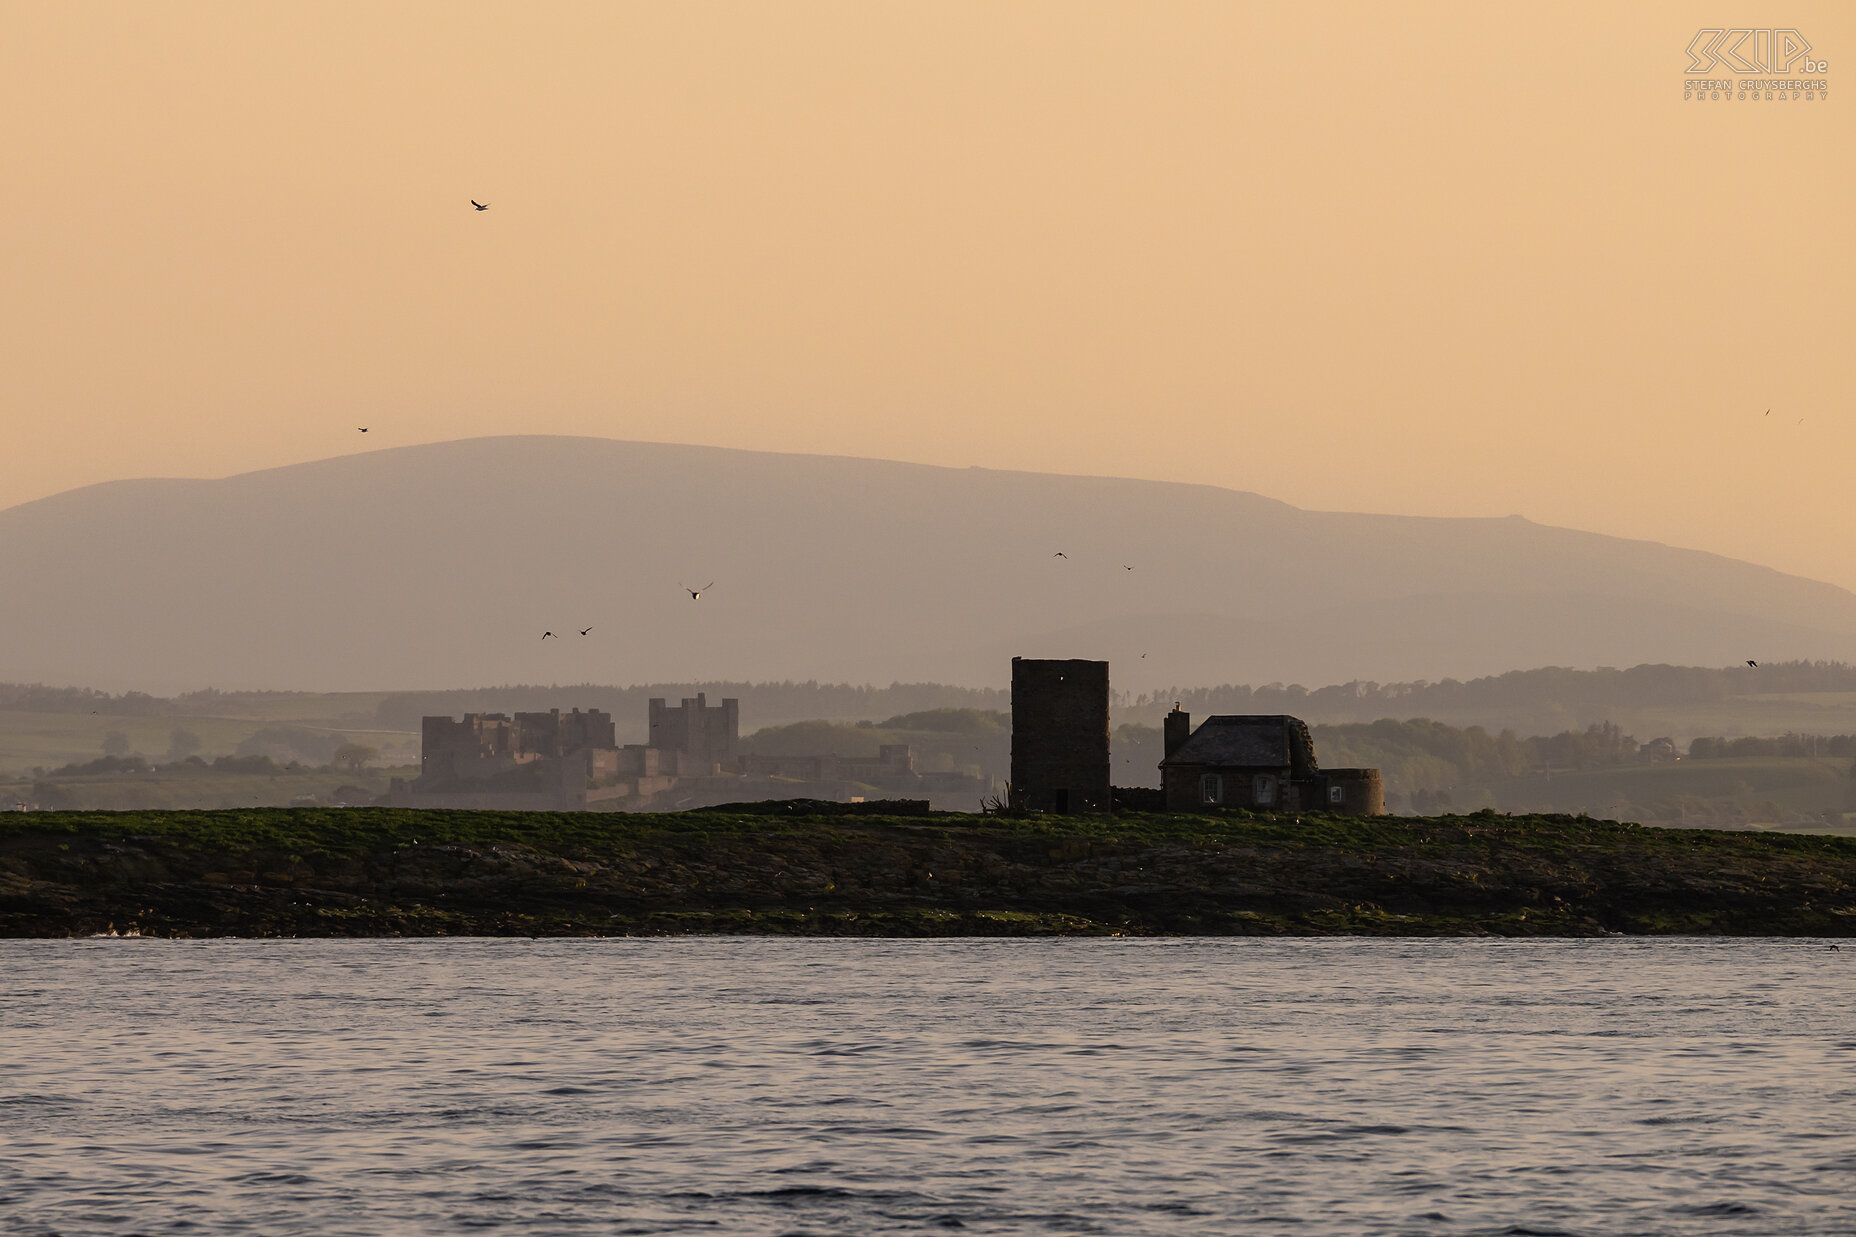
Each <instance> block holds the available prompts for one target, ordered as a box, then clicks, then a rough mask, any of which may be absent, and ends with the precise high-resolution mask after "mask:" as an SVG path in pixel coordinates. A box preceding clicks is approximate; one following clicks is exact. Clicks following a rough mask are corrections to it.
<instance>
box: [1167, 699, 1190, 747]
mask: <svg viewBox="0 0 1856 1237" xmlns="http://www.w3.org/2000/svg"><path fill="white" fill-rule="evenodd" d="M1191 737H1192V714H1190V713H1188V712H1186V711H1185V710H1184V709H1182V708H1180V707H1179V705H1178V704H1174V706H1173V711H1172V712H1171V713H1168V714H1167V715H1166V754H1167V755H1169V756H1171V755H1172V754H1173V753H1174V752H1177V751H1178V750H1179V748H1180V745H1181V744H1182V743H1184V742H1185V741H1186V740H1187V739H1189V738H1191Z"/></svg>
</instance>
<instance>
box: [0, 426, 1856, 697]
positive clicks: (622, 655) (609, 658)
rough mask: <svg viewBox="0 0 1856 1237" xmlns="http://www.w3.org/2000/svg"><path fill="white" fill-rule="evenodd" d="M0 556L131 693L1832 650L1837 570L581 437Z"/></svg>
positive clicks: (1194, 492)
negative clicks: (1072, 665) (1047, 663)
mask: <svg viewBox="0 0 1856 1237" xmlns="http://www.w3.org/2000/svg"><path fill="white" fill-rule="evenodd" d="M1060 553H1061V554H1062V555H1063V556H1062V557H1059V556H1058V555H1059V554H1060ZM0 579H5V580H7V581H9V582H12V583H13V584H14V585H15V587H11V588H9V589H7V590H6V592H5V593H4V594H3V595H0V624H4V630H5V631H6V632H7V633H8V636H9V638H8V640H7V641H6V642H5V644H4V646H3V647H0V680H7V681H15V682H32V681H42V682H49V683H73V684H83V685H86V686H92V687H99V688H104V689H107V690H114V691H120V690H124V689H131V688H132V689H136V690H144V691H151V692H158V693H171V692H175V691H182V690H188V689H194V688H198V687H201V686H206V685H210V686H214V687H218V688H221V689H228V690H230V689H239V688H293V689H306V690H387V689H399V688H433V687H450V686H457V685H463V684H484V683H498V682H511V683H515V682H526V683H574V682H604V683H639V682H652V681H671V682H674V681H703V680H715V679H724V678H726V679H737V680H761V681H766V680H781V679H799V680H805V679H818V680H821V681H829V682H878V683H887V682H890V681H893V680H902V681H937V682H945V683H953V684H965V685H974V686H1000V685H1003V684H1004V682H1005V681H1006V678H1007V676H1008V674H1009V662H1010V658H1011V657H1012V656H1013V655H1015V654H1017V655H1025V656H1084V657H1095V658H1106V659H1108V660H1109V661H1111V663H1112V670H1111V673H1112V676H1113V679H1114V683H1115V686H1116V687H1117V689H1119V690H1123V691H1133V692H1138V691H1144V690H1151V689H1157V688H1163V687H1166V686H1168V685H1171V684H1182V685H1213V684H1218V683H1236V682H1251V683H1268V682H1293V681H1299V682H1303V683H1310V684H1322V683H1339V682H1346V681H1349V680H1352V679H1369V680H1378V681H1390V680H1412V679H1438V678H1443V677H1446V676H1453V677H1457V678H1469V677H1473V676H1476V675H1483V674H1492V673H1499V672H1502V671H1505V670H1510V669H1514V668H1516V667H1526V666H1539V665H1569V666H1595V665H1614V666H1630V665H1635V664H1638V663H1642V662H1664V663H1674V664H1690V665H1727V664H1737V663H1739V662H1741V661H1742V660H1744V659H1746V658H1748V657H1752V658H1755V659H1758V660H1763V661H1780V660H1788V659H1812V658H1819V659H1840V660H1856V596H1853V595H1851V594H1850V593H1848V592H1846V591H1844V590H1842V589H1839V588H1836V587H1833V586H1831V585H1827V584H1822V583H1817V582H1813V581H1809V580H1804V579H1800V578H1797V577H1793V576H1786V575H1783V574H1781V573H1779V572H1776V571H1772V570H1770V569H1767V568H1763V567H1757V566H1753V565H1750V564H1746V563H1738V562H1734V561H1732V560H1729V559H1724V558H1721V557H1718V556H1715V555H1710V554H1704V553H1699V552H1695V551H1690V550H1680V549H1672V548H1670V547H1667V546H1661V545H1655V544H1651V543H1647V542H1632V541H1624V540H1620V539H1617V538H1611V537H1604V536H1600V535H1597V534H1591V533H1583V532H1574V531H1570V530H1565V529H1555V528H1549V527H1545V526H1542V525H1538V524H1534V523H1530V522H1528V521H1526V520H1521V519H1512V518H1511V519H1446V518H1429V519H1427V518H1416V517H1400V516H1378V515H1352V514H1339V513H1329V512H1311V511H1303V510H1298V509H1297V508H1294V507H1291V506H1289V505H1287V504H1285V503H1281V502H1277V501H1274V500H1272V499H1268V498H1264V497H1261V496H1259V495H1255V494H1245V493H1241V492H1237V491H1231V490H1224V489H1218V488H1215V487H1210V486H1194V485H1181V484H1168V483H1162V482H1151V481H1134V480H1124V479H1116V478H1104V477H1076V476H1057V475H1050V474H1038V473H1017V472H1003V471H995V470H988V469H979V468H968V469H948V468H935V467H929V466H924V465H917V464H902V463H893V462H886V461H876V460H858V459H846V458H834V457H828V456H804V455H782V454H770V453H760V452H748V451H732V450H725V449H720V448H710V447H689V446H671V445H665V444H657V443H626V442H615V441H606V440H599V439H588V438H554V437H542V436H529V437H510V438H490V439H473V440H466V441H459V442H452V443H441V444H433V445H428V446H418V447H404V448H395V449H390V450H384V451H376V452H370V453H365V454H360V455H352V456H344V457H340V458H336V459H330V460H324V461H320V462H317V463H313V464H303V465H294V466H291V467H287V468H280V469H274V470H269V471H264V472H257V473H249V474H244V475H241V476H236V477H230V478H225V479H222V480H212V481H184V480H145V481H125V482H115V483H110V484H105V485H99V486H93V487H88V488H85V489H81V490H77V491H72V492H69V493H66V494H61V495H57V496H54V497H52V498H49V499H44V500H40V501H37V502H32V503H27V504H23V505H21V506H18V507H15V508H12V509H10V510H7V511H3V512H0ZM712 581H713V582H714V588H713V589H711V590H709V591H708V592H706V593H705V594H704V596H703V597H702V599H701V600H700V601H692V600H691V598H690V597H689V595H688V593H687V592H686V591H685V586H687V587H689V588H701V587H702V586H703V585H705V584H709V583H710V582H712ZM589 626H590V627H591V629H592V630H591V631H590V632H589V633H588V634H587V635H585V636H582V635H580V634H579V631H578V629H579V628H583V627H589ZM544 631H553V632H555V633H557V638H554V639H547V640H544V639H542V633H543V632H544ZM1143 654H1145V656H1143Z"/></svg>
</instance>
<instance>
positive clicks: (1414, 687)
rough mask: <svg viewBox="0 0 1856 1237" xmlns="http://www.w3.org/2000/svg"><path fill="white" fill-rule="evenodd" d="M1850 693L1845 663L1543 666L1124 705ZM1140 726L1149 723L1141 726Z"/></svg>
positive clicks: (1193, 691) (1453, 707)
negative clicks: (1433, 679) (1460, 678)
mask: <svg viewBox="0 0 1856 1237" xmlns="http://www.w3.org/2000/svg"><path fill="white" fill-rule="evenodd" d="M1833 691H1842V692H1847V691H1856V666H1852V665H1850V664H1849V663H1847V662H1831V661H1791V662H1775V663H1773V664H1771V665H1760V666H1728V667H1725V668H1719V669H1711V668H1708V667H1704V666H1662V665H1656V666H1651V665H1644V666H1633V667H1631V668H1630V669H1628V670H1613V669H1608V668H1601V669H1598V670H1568V669H1565V668H1563V667H1556V666H1549V667H1546V668H1544V669H1540V670H1514V671H1510V672H1509V673H1507V674H1497V675H1490V676H1488V677H1486V678H1480V679H1470V680H1468V681H1458V680H1456V679H1443V680H1441V681H1439V682H1435V683H1433V682H1429V681H1427V680H1423V679H1420V680H1417V681H1415V682H1410V683H1374V682H1368V681H1365V680H1356V681H1354V682H1351V683H1340V684H1337V685H1335V686H1332V687H1319V688H1313V689H1311V688H1307V687H1304V686H1302V685H1301V684H1299V683H1290V684H1287V685H1284V684H1282V683H1269V684H1265V685H1264V686H1262V687H1251V686H1247V685H1241V684H1225V685H1223V686H1219V687H1170V688H1168V689H1166V690H1165V691H1162V692H1145V693H1142V694H1140V695H1138V696H1131V697H1129V698H1127V699H1126V700H1125V701H1124V702H1123V703H1124V707H1125V708H1126V709H1127V710H1128V711H1130V712H1131V713H1136V714H1148V713H1152V714H1154V715H1155V716H1156V717H1157V716H1158V715H1159V714H1161V713H1164V712H1165V711H1166V710H1167V709H1170V708H1171V707H1172V706H1173V703H1174V702H1175V701H1178V702H1179V703H1180V705H1181V707H1183V708H1184V709H1185V710H1186V711H1187V712H1189V713H1193V714H1196V715H1204V714H1209V713H1290V714H1294V715H1296V716H1298V717H1303V718H1314V717H1320V716H1322V715H1328V716H1334V715H1347V714H1357V713H1360V712H1368V713H1371V712H1377V711H1382V710H1383V711H1384V713H1385V715H1386V716H1394V715H1397V716H1404V717H1424V716H1429V715H1431V714H1433V713H1444V712H1461V711H1465V710H1474V709H1478V708H1483V709H1490V710H1496V709H1517V708H1528V709H1548V708H1553V707H1556V706H1557V707H1563V708H1574V709H1576V708H1581V707H1585V708H1603V707H1607V706H1611V707H1619V708H1635V707H1644V706H1649V705H1693V704H1703V703H1707V702H1709V701H1717V700H1725V699H1729V698H1731V697H1735V696H1758V695H1769V694H1775V693H1782V692H1833ZM1142 720H1150V719H1148V718H1146V717H1143V718H1142Z"/></svg>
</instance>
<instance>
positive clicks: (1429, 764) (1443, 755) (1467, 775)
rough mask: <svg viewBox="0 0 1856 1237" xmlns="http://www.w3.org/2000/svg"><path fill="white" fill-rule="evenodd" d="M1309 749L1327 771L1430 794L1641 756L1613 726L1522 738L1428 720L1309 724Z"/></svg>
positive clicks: (1640, 750) (1597, 766)
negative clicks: (1354, 771)
mask: <svg viewBox="0 0 1856 1237" xmlns="http://www.w3.org/2000/svg"><path fill="white" fill-rule="evenodd" d="M1311 729H1312V730H1313V732H1314V738H1315V751H1316V753H1317V754H1318V755H1319V757H1320V760H1321V763H1322V764H1323V765H1324V766H1326V767H1328V768H1335V769H1345V768H1361V767H1365V768H1374V769H1378V770H1380V771H1381V772H1382V773H1383V774H1384V775H1385V778H1386V782H1387V785H1388V786H1389V787H1393V786H1395V787H1398V788H1400V789H1404V790H1408V791H1409V790H1417V789H1436V788H1440V787H1447V786H1460V785H1464V784H1471V783H1474V784H1484V783H1488V782H1492V781H1498V780H1502V779H1505V778H1512V777H1521V776H1523V775H1525V774H1529V773H1540V772H1551V771H1559V770H1579V769H1601V768H1606V767H1609V766H1612V765H1620V764H1628V763H1632V762H1635V761H1638V760H1642V759H1644V755H1643V745H1642V744H1640V743H1638V742H1637V740H1636V739H1635V738H1633V737H1631V736H1630V735H1627V734H1625V733H1624V732H1623V731H1622V730H1620V729H1619V728H1618V727H1616V726H1614V725H1611V724H1610V723H1608V722H1607V723H1601V724H1599V725H1596V726H1590V727H1587V728H1586V729H1584V730H1567V731H1562V732H1561V733H1559V734H1554V735H1532V736H1529V737H1527V738H1522V737H1521V736H1519V735H1517V734H1515V733H1514V731H1512V730H1504V731H1502V732H1501V733H1499V734H1490V733H1489V732H1488V731H1486V730H1484V729H1483V728H1482V727H1480V726H1462V727H1458V726H1451V725H1447V724H1445V723H1443V722H1434V721H1431V720H1430V719H1428V718H1422V717H1420V718H1415V719H1413V720H1411V721H1402V722H1401V721H1392V720H1390V719H1386V720H1382V721H1377V722H1356V723H1347V724H1342V725H1335V726H1314V727H1311Z"/></svg>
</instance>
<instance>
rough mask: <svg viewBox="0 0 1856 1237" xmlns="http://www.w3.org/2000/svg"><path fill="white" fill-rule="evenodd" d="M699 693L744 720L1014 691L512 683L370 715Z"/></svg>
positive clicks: (415, 696) (543, 707)
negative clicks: (736, 707) (731, 703)
mask: <svg viewBox="0 0 1856 1237" xmlns="http://www.w3.org/2000/svg"><path fill="white" fill-rule="evenodd" d="M698 692H701V693H703V694H704V695H705V696H707V697H708V701H709V703H710V704H711V705H714V704H717V703H719V702H720V701H721V700H722V699H724V698H727V697H732V698H734V699H737V700H739V701H741V713H742V717H743V719H744V724H748V725H751V724H753V722H754V721H755V720H757V719H761V718H846V717H850V718H875V717H892V716H896V715H900V714H909V713H927V712H932V711H936V710H943V709H982V710H1010V709H1011V707H1012V693H1011V692H1009V691H1004V690H998V689H993V688H971V687H950V686H947V685H946V684H943V683H891V684H890V685H889V686H888V687H875V686H871V685H869V684H865V685H862V686H858V685H855V684H850V683H820V682H818V681H816V680H809V681H807V682H804V683H795V682H790V681H788V682H780V683H739V682H727V681H717V682H711V683H646V684H640V685H637V686H633V687H602V686H599V685H597V684H592V683H582V684H579V685H577V686H569V687H554V686H550V687H536V686H530V685H526V684H525V685H517V686H508V687H483V688H474V689H469V690H459V691H437V692H399V693H396V694H394V695H391V696H388V697H387V698H386V699H385V700H382V701H381V702H380V704H379V706H378V707H376V709H375V710H374V720H375V722H376V723H377V724H378V725H380V726H382V727H383V728H387V729H394V730H417V729H418V728H419V719H420V718H422V717H426V716H428V715H431V716H453V717H455V716H461V715H462V714H465V713H497V712H501V713H513V712H518V711H519V712H524V713H530V712H534V713H540V712H545V711H547V710H548V709H570V708H581V709H586V708H594V709H601V710H603V711H605V712H607V713H610V714H612V715H613V717H614V718H615V719H617V720H618V721H619V722H620V723H621V724H624V723H630V722H642V721H643V719H644V717H645V710H646V708H647V702H648V701H650V700H652V699H653V698H658V697H661V698H662V699H665V700H668V701H671V702H672V703H673V704H674V703H675V702H677V701H679V700H685V699H689V698H691V697H694V696H695V695H696V694H697V693H698Z"/></svg>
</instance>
